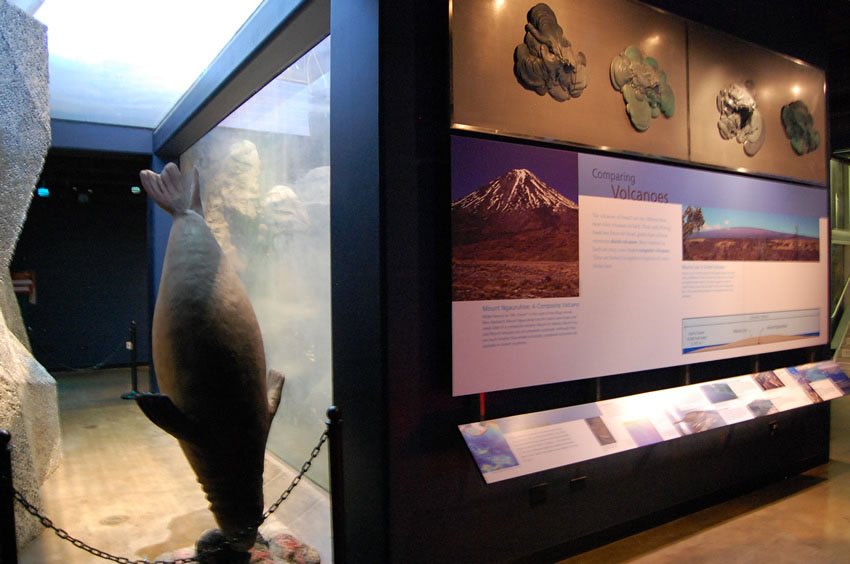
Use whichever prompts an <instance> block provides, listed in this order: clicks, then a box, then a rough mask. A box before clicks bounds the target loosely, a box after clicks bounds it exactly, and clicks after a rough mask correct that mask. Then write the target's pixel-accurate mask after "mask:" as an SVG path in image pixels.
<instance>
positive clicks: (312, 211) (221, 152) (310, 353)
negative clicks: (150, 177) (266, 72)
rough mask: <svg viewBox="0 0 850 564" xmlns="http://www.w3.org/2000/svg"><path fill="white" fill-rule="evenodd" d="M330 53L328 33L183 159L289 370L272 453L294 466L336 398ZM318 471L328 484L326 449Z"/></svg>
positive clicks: (316, 476)
mask: <svg viewBox="0 0 850 564" xmlns="http://www.w3.org/2000/svg"><path fill="white" fill-rule="evenodd" d="M329 54H330V39H325V40H324V41H322V42H321V43H320V44H318V45H317V46H316V47H314V48H313V49H312V50H311V51H310V52H308V53H307V54H306V55H304V57H302V58H301V60H299V61H298V62H297V63H295V64H294V65H292V66H291V67H289V68H288V69H287V70H286V71H284V72H283V73H282V74H281V75H280V76H278V77H277V78H276V79H275V80H273V81H272V82H271V83H269V84H268V85H266V86H265V87H264V88H263V89H262V90H260V91H259V92H258V93H257V94H256V95H254V96H253V97H252V98H251V99H250V100H248V101H247V102H246V103H245V104H243V105H242V106H241V107H240V108H238V109H237V110H236V111H235V112H234V113H233V114H231V115H230V116H228V117H227V119H225V120H224V121H222V122H221V123H220V124H219V125H218V126H217V127H216V128H215V129H213V130H212V131H210V132H209V133H208V134H207V135H205V136H204V137H203V138H202V139H201V140H200V141H198V142H197V143H196V144H195V145H194V146H193V147H192V148H191V149H189V150H188V151H187V152H186V153H184V154H183V155H182V157H181V168H182V169H183V170H184V172H186V171H190V170H191V169H192V167H198V169H199V171H200V173H201V178H202V200H203V205H204V214H205V216H206V219H207V223H208V224H209V225H210V228H211V229H212V231H213V233H214V234H215V236H216V238H217V239H218V241H219V243H220V245H221V247H222V249H223V250H224V252H225V253H226V254H227V256H228V258H229V259H230V261H231V262H232V264H234V265H235V267H236V269H237V271H238V272H239V274H240V276H241V278H242V281H243V282H244V284H245V286H246V288H247V290H248V294H249V296H250V298H251V301H252V303H253V306H254V310H255V311H256V314H257V319H258V321H259V323H260V328H261V329H262V332H263V340H264V343H265V349H266V355H267V359H266V360H267V365H268V367H269V368H275V369H277V370H280V371H281V372H283V373H284V374H285V375H286V384H285V386H284V395H283V401H282V403H281V408H280V411H279V412H278V414H277V417H276V418H275V421H274V423H273V425H272V429H271V433H270V435H269V442H268V449H269V450H270V451H272V452H273V453H274V454H276V455H277V456H279V457H280V458H282V459H284V460H285V461H286V462H287V463H289V464H290V465H291V466H293V467H295V468H298V467H300V466H301V463H302V462H303V461H304V460H306V458H307V457H308V456H309V454H310V451H311V450H312V448H313V447H314V446H315V444H316V442H317V440H318V438H319V436H320V434H321V433H322V430H323V429H324V421H325V411H326V410H327V407H328V406H329V405H330V404H331V369H332V366H331V342H330V334H331V325H330V324H331V311H330V219H329V206H330V166H329V165H330V141H329V139H330V98H329V95H330V68H329V63H330V58H329ZM309 477H310V478H311V479H312V480H313V481H314V482H316V483H317V484H319V485H320V486H321V487H324V488H325V489H327V483H328V470H327V457H326V456H325V455H324V454H323V455H322V456H321V457H320V458H319V459H318V460H317V462H316V464H314V465H313V468H312V469H311V471H310V474H309Z"/></svg>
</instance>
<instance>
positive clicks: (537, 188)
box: [452, 168, 578, 215]
mask: <svg viewBox="0 0 850 564" xmlns="http://www.w3.org/2000/svg"><path fill="white" fill-rule="evenodd" d="M452 208H453V209H465V210H467V211H471V212H474V213H478V214H488V215H489V214H492V213H498V212H511V211H521V210H534V209H540V208H545V209H549V210H551V211H555V212H559V211H563V210H566V209H578V206H577V205H576V203H575V202H573V201H572V200H570V199H569V198H567V197H566V196H564V195H563V194H561V193H560V192H558V191H557V190H555V189H554V188H552V187H550V186H549V185H548V184H546V183H545V182H543V181H542V180H540V178H538V177H537V175H535V174H534V173H533V172H531V171H530V170H528V169H525V168H515V169H513V170H510V171H508V172H506V173H505V174H503V175H502V176H500V177H499V178H496V179H494V180H491V181H490V182H488V183H487V184H485V185H484V186H482V187H481V188H479V189H478V190H476V191H475V192H472V193H471V194H469V195H467V196H465V197H463V198H461V199H460V200H457V201H456V202H454V203H453V204H452Z"/></svg>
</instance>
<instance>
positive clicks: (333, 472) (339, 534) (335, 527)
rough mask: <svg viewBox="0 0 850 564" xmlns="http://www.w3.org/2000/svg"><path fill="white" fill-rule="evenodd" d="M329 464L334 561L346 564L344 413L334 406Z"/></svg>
mask: <svg viewBox="0 0 850 564" xmlns="http://www.w3.org/2000/svg"><path fill="white" fill-rule="evenodd" d="M328 446H329V447H330V448H329V451H328V458H329V460H328V463H329V466H330V486H331V533H332V534H333V561H334V562H335V563H336V564H345V496H344V493H343V491H344V490H343V475H342V466H343V465H342V461H343V458H342V411H340V409H339V408H338V407H336V406H334V405H332V406H330V407H329V408H328Z"/></svg>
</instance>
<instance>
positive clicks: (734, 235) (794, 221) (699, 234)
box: [682, 206, 820, 262]
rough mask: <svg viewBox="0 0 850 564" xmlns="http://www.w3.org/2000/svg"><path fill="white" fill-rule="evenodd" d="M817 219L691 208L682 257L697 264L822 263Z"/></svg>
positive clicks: (684, 222) (685, 216)
mask: <svg viewBox="0 0 850 564" xmlns="http://www.w3.org/2000/svg"><path fill="white" fill-rule="evenodd" d="M819 229H820V227H819V221H818V218H816V217H805V216H791V215H780V214H768V213H761V212H746V211H740V210H729V209H720V208H705V207H704V208H700V207H696V206H688V207H687V208H686V209H685V211H684V213H683V214H682V245H683V247H682V258H683V259H684V260H693V261H710V260H717V261H785V262H793V261H811V262H817V261H818V260H820V240H819Z"/></svg>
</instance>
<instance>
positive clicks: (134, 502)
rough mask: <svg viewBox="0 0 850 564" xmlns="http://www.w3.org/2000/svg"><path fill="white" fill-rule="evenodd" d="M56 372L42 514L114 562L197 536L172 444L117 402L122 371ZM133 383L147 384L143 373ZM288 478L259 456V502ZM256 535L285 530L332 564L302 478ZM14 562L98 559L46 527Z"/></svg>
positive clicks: (317, 505)
mask: <svg viewBox="0 0 850 564" xmlns="http://www.w3.org/2000/svg"><path fill="white" fill-rule="evenodd" d="M55 376H56V381H57V387H58V393H59V417H60V423H61V427H62V450H63V460H62V462H61V464H60V466H59V468H58V469H57V470H56V471H55V472H54V473H53V474H52V475H51V476H50V477H49V478H48V479H47V482H46V483H45V485H44V487H43V488H42V497H43V501H42V508H43V510H44V512H45V513H46V514H47V516H48V517H50V519H52V520H53V521H54V523H55V524H56V526H58V527H60V528H63V529H66V530H67V531H68V533H70V534H71V535H74V536H76V537H78V538H80V540H82V541H83V542H86V543H88V544H91V545H93V546H94V547H96V548H98V549H100V550H104V551H106V552H109V553H111V554H114V555H116V556H119V557H125V558H129V559H131V560H135V559H143V558H146V559H148V560H151V561H153V560H154V559H155V558H157V557H158V556H160V555H162V554H163V553H166V552H169V551H172V550H176V549H180V548H184V547H187V546H192V545H193V544H194V541H195V540H196V539H197V537H198V536H199V534H200V533H201V532H203V531H204V530H205V529H209V528H212V527H214V526H215V524H214V522H213V519H212V515H211V514H210V512H209V510H208V509H207V501H206V499H204V495H203V492H202V491H201V488H200V486H199V485H198V483H197V482H196V481H195V475H194V473H193V472H192V470H191V468H189V464H188V463H187V462H186V460H185V458H184V457H183V453H182V452H181V451H180V448H179V446H178V445H177V441H175V440H174V439H173V438H172V437H171V436H170V435H167V434H166V433H164V432H163V431H161V430H159V428H157V427H155V426H154V425H153V424H151V423H150V422H149V421H148V420H147V419H146V418H145V416H144V415H143V414H142V413H141V411H140V410H139V408H138V407H136V405H135V402H133V401H127V400H122V399H121V394H123V393H124V392H126V391H128V390H129V388H130V371H129V369H127V368H124V369H108V370H100V371H92V372H68V373H60V374H56V375H55ZM139 382H140V383H143V382H147V373H146V372H142V373H140V376H139ZM140 387H141V388H142V389H145V388H144V387H143V386H140ZM306 454H309V453H306ZM305 458H306V456H305ZM293 476H294V472H293V471H292V469H291V468H289V467H288V466H286V465H285V464H283V463H282V462H280V461H279V460H278V459H276V458H274V457H273V456H272V455H268V456H267V457H266V468H265V474H264V478H265V487H264V491H265V497H266V501H267V503H270V502H271V501H274V500H275V499H277V498H278V496H279V495H280V494H281V493H282V492H283V491H284V490H285V489H286V487H287V486H288V485H289V483H290V481H291V480H292V477H293ZM260 530H261V531H262V532H264V533H266V535H267V536H268V535H274V534H277V533H278V532H289V533H291V534H293V535H294V536H296V537H298V538H299V539H300V540H301V541H302V542H305V543H307V544H309V545H311V546H313V547H314V548H316V549H317V550H318V551H319V553H320V554H321V555H322V556H323V557H324V558H323V560H324V561H326V562H330V561H331V559H330V554H331V548H330V544H331V540H330V539H331V533H330V509H329V504H328V502H327V496H326V494H325V492H324V491H323V490H321V489H319V488H317V487H315V486H313V484H311V483H310V482H309V481H308V480H304V481H302V482H301V484H299V485H298V487H297V488H295V490H293V493H292V495H291V496H289V499H287V500H286V501H285V502H284V503H283V504H282V505H281V506H280V508H279V509H278V510H277V511H276V512H275V513H274V514H273V515H272V516H271V517H270V518H269V520H268V521H267V522H266V524H265V525H264V526H263V527H262V528H261V529H260ZM19 562H20V563H21V564H59V563H62V564H83V563H85V564H88V563H94V562H104V560H102V559H100V558H97V557H95V556H92V555H90V554H87V553H85V552H83V551H81V550H80V549H78V548H75V547H74V546H73V545H71V544H70V543H68V542H64V541H62V540H60V539H59V538H58V537H57V536H56V535H54V534H52V533H50V532H48V531H45V532H43V533H42V534H41V535H39V537H38V538H36V539H35V540H34V541H33V542H32V543H30V544H29V545H28V546H26V547H25V548H24V549H23V551H21V552H20V554H19Z"/></svg>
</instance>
